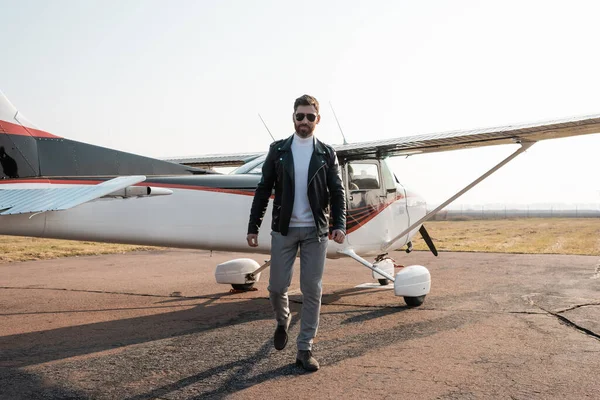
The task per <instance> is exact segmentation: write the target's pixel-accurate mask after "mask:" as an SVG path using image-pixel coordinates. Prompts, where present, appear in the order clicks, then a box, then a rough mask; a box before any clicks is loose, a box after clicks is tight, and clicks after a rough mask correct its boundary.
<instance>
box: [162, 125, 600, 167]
mask: <svg viewBox="0 0 600 400" xmlns="http://www.w3.org/2000/svg"><path fill="white" fill-rule="evenodd" d="M591 133H600V114H595V115H587V116H581V117H572V118H565V119H560V120H551V121H543V122H536V123H527V124H517V125H506V126H499V127H493V128H483V129H472V130H460V131H451V132H442V133H433V134H425V135H414V136H405V137H400V138H395V139H384V140H376V141H371V142H359V143H352V144H338V145H333V147H334V148H335V150H336V152H337V154H338V157H340V158H344V159H348V160H351V159H353V158H364V157H370V156H372V157H386V156H389V157H394V156H404V155H413V154H424V153H433V152H441V151H449V150H458V149H465V148H473V147H482V146H493V145H500V144H515V143H521V144H522V143H526V142H532V143H533V142H537V141H540V140H546V139H557V138H564V137H569V136H578V135H586V134H591ZM263 154H265V153H264V152H262V153H237V154H236V153H232V154H219V155H215V154H213V155H203V156H195V157H179V158H170V159H165V160H167V161H172V162H176V163H179V164H185V165H190V166H196V167H207V166H208V167H211V166H226V165H243V164H245V163H248V162H250V161H252V160H255V159H256V158H257V157H260V156H261V155H263Z"/></svg>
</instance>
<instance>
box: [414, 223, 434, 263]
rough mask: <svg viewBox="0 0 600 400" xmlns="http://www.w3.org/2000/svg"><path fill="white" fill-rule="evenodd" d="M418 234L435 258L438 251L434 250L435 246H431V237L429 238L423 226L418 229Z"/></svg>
mask: <svg viewBox="0 0 600 400" xmlns="http://www.w3.org/2000/svg"><path fill="white" fill-rule="evenodd" d="M419 233H420V234H421V236H423V240H424V241H425V243H427V247H429V250H431V252H432V253H433V255H434V256H436V257H437V255H438V251H437V249H436V248H435V244H433V240H431V236H429V233H427V229H425V225H421V227H420V228H419Z"/></svg>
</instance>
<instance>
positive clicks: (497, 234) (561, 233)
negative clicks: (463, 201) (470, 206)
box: [413, 218, 600, 256]
mask: <svg viewBox="0 0 600 400" xmlns="http://www.w3.org/2000/svg"><path fill="white" fill-rule="evenodd" d="M425 226H426V228H427V231H428V232H429V235H430V236H431V237H432V239H433V241H434V243H435V245H436V247H437V248H438V250H445V251H480V252H497V253H527V254H542V253H543V254H582V255H595V256H597V255H600V219H597V218H523V219H502V220H471V221H431V222H427V223H425ZM413 244H414V247H415V250H426V249H427V246H426V244H425V242H424V241H423V239H421V237H420V236H418V239H417V240H415V241H414V243H413Z"/></svg>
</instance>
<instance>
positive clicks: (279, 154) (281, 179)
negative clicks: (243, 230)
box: [248, 135, 346, 236]
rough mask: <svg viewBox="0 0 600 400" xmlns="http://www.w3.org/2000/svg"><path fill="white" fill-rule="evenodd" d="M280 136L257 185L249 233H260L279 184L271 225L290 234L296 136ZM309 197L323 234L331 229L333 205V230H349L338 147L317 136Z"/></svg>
mask: <svg viewBox="0 0 600 400" xmlns="http://www.w3.org/2000/svg"><path fill="white" fill-rule="evenodd" d="M293 139H294V135H292V136H290V137H289V138H287V139H283V140H278V141H276V142H274V143H273V144H271V147H270V148H269V153H268V154H267V157H266V159H265V162H264V164H263V167H262V179H261V180H260V182H259V183H258V186H257V187H256V192H255V194H254V201H253V202H252V209H251V211H250V222H249V223H248V233H249V234H250V233H258V230H259V228H260V225H261V223H262V220H263V216H264V215H265V211H266V209H267V205H268V204H269V198H270V197H271V192H272V190H273V187H275V200H274V201H273V221H272V224H271V229H272V230H273V231H275V232H280V233H281V234H282V235H284V236H285V235H287V233H288V228H289V225H290V219H291V217H292V208H293V206H294V190H295V186H294V159H293V157H292V148H291V146H292V140H293ZM308 201H309V203H310V208H311V210H312V214H313V217H314V220H315V225H316V227H317V233H318V235H319V236H324V235H327V233H329V231H330V226H329V221H328V215H327V211H328V209H329V206H330V205H331V217H332V224H331V225H332V226H331V230H332V231H333V230H335V229H340V230H341V231H342V232H344V233H346V195H345V192H344V186H343V184H342V179H341V176H340V170H339V164H338V160H337V156H336V154H335V150H333V148H332V147H331V146H328V145H326V144H324V143H323V142H321V141H320V140H318V139H316V138H315V147H314V151H313V154H312V157H311V159H310V163H309V166H308Z"/></svg>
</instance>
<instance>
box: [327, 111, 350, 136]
mask: <svg viewBox="0 0 600 400" xmlns="http://www.w3.org/2000/svg"><path fill="white" fill-rule="evenodd" d="M329 106H330V107H331V111H333V117H334V118H335V122H337V124H338V128H340V132H341V133H342V138H344V144H348V142H346V136H344V131H343V130H342V126H341V125H340V121H338V118H337V115H335V110H334V109H333V104H331V101H330V102H329Z"/></svg>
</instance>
